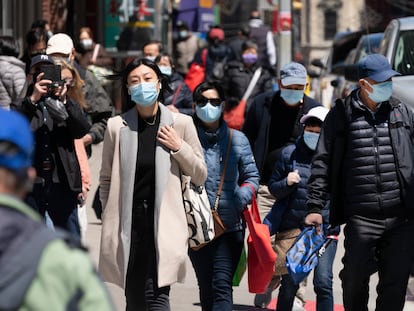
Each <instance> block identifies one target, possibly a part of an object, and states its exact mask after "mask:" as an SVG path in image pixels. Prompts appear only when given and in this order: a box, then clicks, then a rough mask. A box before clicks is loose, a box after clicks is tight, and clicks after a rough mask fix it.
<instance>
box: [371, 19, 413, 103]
mask: <svg viewBox="0 0 414 311" xmlns="http://www.w3.org/2000/svg"><path fill="white" fill-rule="evenodd" d="M379 53H380V54H383V55H385V56H386V57H387V58H388V60H389V62H390V64H391V66H392V68H393V69H394V70H395V71H398V72H399V73H401V76H396V77H394V78H393V96H395V97H397V98H399V99H400V100H401V101H403V102H405V103H407V104H409V105H411V106H412V107H413V109H414V95H413V91H412V88H413V87H414V16H411V17H404V18H397V19H393V20H392V21H391V22H390V23H389V24H388V26H387V28H386V29H385V31H384V37H383V39H382V41H381V45H380V51H379Z"/></svg>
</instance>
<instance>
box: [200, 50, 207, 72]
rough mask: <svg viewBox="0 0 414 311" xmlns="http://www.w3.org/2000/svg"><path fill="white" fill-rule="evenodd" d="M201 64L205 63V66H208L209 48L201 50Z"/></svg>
mask: <svg viewBox="0 0 414 311" xmlns="http://www.w3.org/2000/svg"><path fill="white" fill-rule="evenodd" d="M201 65H203V67H204V68H206V66H207V48H204V49H203V50H202V51H201Z"/></svg>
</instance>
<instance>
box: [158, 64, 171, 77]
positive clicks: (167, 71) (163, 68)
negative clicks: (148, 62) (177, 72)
mask: <svg viewBox="0 0 414 311" xmlns="http://www.w3.org/2000/svg"><path fill="white" fill-rule="evenodd" d="M158 68H160V71H161V73H162V74H164V75H166V76H171V74H172V68H171V67H169V66H158Z"/></svg>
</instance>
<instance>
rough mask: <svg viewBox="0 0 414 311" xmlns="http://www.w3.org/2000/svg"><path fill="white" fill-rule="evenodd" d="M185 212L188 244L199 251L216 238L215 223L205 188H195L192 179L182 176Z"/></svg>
mask: <svg viewBox="0 0 414 311" xmlns="http://www.w3.org/2000/svg"><path fill="white" fill-rule="evenodd" d="M181 184H182V192H183V202H184V210H185V214H186V216H187V224H188V234H189V237H188V243H189V245H190V247H191V248H193V249H198V248H199V247H200V246H202V245H203V244H206V243H208V242H210V241H211V240H213V238H214V221H213V216H212V213H211V207H210V202H209V200H208V196H207V192H206V189H205V188H204V186H195V185H194V184H193V183H192V182H191V178H190V177H189V176H186V175H181Z"/></svg>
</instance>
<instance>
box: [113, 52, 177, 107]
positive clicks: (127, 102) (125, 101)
mask: <svg viewBox="0 0 414 311" xmlns="http://www.w3.org/2000/svg"><path fill="white" fill-rule="evenodd" d="M141 65H145V66H147V67H149V68H151V69H152V70H154V72H155V73H156V75H157V77H158V79H159V80H160V83H161V86H162V88H161V91H160V94H159V96H158V100H159V101H163V93H164V92H163V90H168V91H171V92H172V90H171V88H170V87H169V86H168V81H167V80H166V79H165V76H164V75H163V74H162V73H161V71H160V68H158V66H157V64H156V63H155V62H153V61H151V60H149V59H147V58H135V59H134V60H133V61H131V62H130V63H129V64H128V65H127V66H126V67H125V68H124V70H123V71H122V73H121V74H120V77H121V78H122V112H126V111H128V110H130V109H131V108H133V107H135V103H134V102H133V101H132V100H131V96H130V95H129V94H128V88H127V84H128V76H129V74H130V73H131V71H133V70H134V69H135V68H137V67H139V66H141ZM115 77H116V75H114V76H112V77H111V79H114V78H115Z"/></svg>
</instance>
